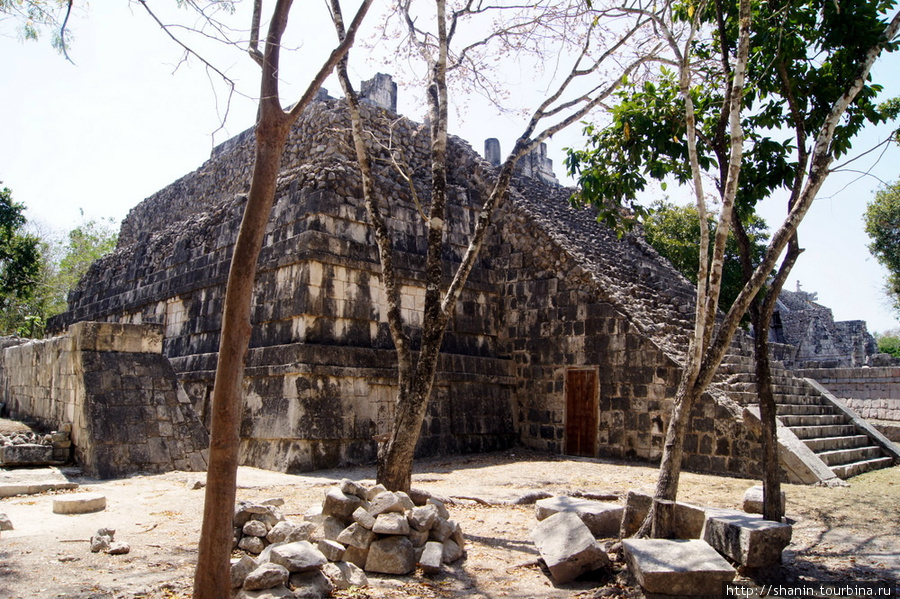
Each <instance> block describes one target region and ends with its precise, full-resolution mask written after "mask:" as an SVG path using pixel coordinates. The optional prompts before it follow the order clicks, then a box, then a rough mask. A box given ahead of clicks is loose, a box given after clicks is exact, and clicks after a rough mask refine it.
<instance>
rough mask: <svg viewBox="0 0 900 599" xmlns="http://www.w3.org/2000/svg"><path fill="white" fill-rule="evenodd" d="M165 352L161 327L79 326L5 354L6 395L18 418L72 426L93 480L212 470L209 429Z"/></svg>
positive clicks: (1, 378)
mask: <svg viewBox="0 0 900 599" xmlns="http://www.w3.org/2000/svg"><path fill="white" fill-rule="evenodd" d="M161 349H162V328H161V327H158V326H149V325H144V326H133V325H113V324H104V323H91V322H82V323H78V324H75V325H73V326H72V327H70V329H69V332H68V334H66V335H63V336H59V337H53V338H51V339H46V340H40V341H29V342H26V343H22V344H20V345H14V346H11V347H7V348H5V349H4V350H3V352H2V358H0V392H2V394H3V400H4V402H5V404H6V410H7V411H8V412H9V413H10V414H11V415H12V416H13V417H18V418H23V417H24V418H28V419H32V420H35V421H37V422H38V423H40V424H41V425H42V426H44V427H46V428H49V429H60V428H63V427H65V426H66V425H71V438H72V442H73V444H74V447H75V456H76V459H77V461H78V463H79V464H80V465H81V466H82V468H83V469H84V472H85V474H87V475H88V476H96V477H100V478H112V477H118V476H124V475H127V474H131V473H134V472H164V471H168V470H205V469H206V458H205V448H206V446H207V445H208V443H209V440H208V437H207V434H206V430H205V429H204V428H203V426H202V425H201V423H200V421H199V419H198V418H197V416H196V414H195V413H194V411H193V409H192V408H191V405H190V400H189V399H188V398H187V396H186V395H185V394H184V392H183V391H182V390H181V388H180V386H179V384H178V381H177V379H176V377H175V373H174V371H173V370H172V368H171V366H170V365H169V363H168V361H167V360H166V359H165V357H164V356H163V355H162V354H161V353H160V352H161Z"/></svg>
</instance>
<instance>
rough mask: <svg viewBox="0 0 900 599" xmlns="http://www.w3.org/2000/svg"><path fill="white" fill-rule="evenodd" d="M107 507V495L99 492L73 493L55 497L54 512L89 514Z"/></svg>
mask: <svg viewBox="0 0 900 599" xmlns="http://www.w3.org/2000/svg"><path fill="white" fill-rule="evenodd" d="M105 509H106V496H104V495H100V494H99V493H73V494H71V495H60V496H59V497H54V498H53V513H54V514H88V513H91V512H99V511H101V510H105Z"/></svg>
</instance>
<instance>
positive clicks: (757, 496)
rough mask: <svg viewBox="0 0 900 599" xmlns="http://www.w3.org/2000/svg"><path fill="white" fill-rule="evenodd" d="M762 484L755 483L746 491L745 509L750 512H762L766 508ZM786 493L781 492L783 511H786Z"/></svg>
mask: <svg viewBox="0 0 900 599" xmlns="http://www.w3.org/2000/svg"><path fill="white" fill-rule="evenodd" d="M763 502H764V497H763V487H762V485H755V486H753V487H750V488H749V489H747V490H746V491H745V492H744V504H743V508H744V511H745V512H747V513H748V514H762V513H763V509H764V503H763ZM784 506H785V494H784V491H782V492H781V512H782V513H784Z"/></svg>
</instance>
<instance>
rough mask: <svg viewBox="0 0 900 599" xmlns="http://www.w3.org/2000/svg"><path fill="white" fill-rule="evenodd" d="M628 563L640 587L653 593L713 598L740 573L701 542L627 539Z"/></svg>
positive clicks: (624, 548)
mask: <svg viewBox="0 0 900 599" xmlns="http://www.w3.org/2000/svg"><path fill="white" fill-rule="evenodd" d="M622 548H623V550H624V552H625V560H626V562H627V563H628V568H629V569H630V570H631V572H632V574H633V575H634V577H635V579H636V580H637V581H638V584H640V585H641V587H643V589H644V590H645V591H648V592H650V593H662V594H666V595H676V596H695V595H713V596H718V595H719V594H720V593H721V592H722V583H723V582H729V581H731V580H734V577H735V575H736V574H737V571H736V570H735V569H734V568H732V567H731V564H729V563H728V562H727V561H725V559H724V558H723V557H722V556H721V555H719V554H718V553H716V550H715V549H713V548H712V547H710V546H709V545H708V544H706V543H705V542H703V541H701V540H698V539H679V540H668V539H625V540H623V541H622Z"/></svg>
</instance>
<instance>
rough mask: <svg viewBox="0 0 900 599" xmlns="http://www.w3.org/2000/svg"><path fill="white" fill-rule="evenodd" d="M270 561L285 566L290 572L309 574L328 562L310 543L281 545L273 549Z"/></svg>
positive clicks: (300, 542) (298, 542) (299, 542)
mask: <svg viewBox="0 0 900 599" xmlns="http://www.w3.org/2000/svg"><path fill="white" fill-rule="evenodd" d="M269 559H270V560H272V563H275V564H278V565H281V566H284V567H285V568H287V569H288V571H289V572H307V571H309V570H313V569H315V568H318V567H320V566H322V565H323V564H325V563H327V562H328V560H327V559H325V556H324V555H322V552H321V551H319V550H318V549H316V548H315V547H313V546H312V544H311V543H310V542H309V541H297V542H296V543H286V544H284V545H279V546H278V547H275V548H274V549H272V553H271V554H270V556H269Z"/></svg>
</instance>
